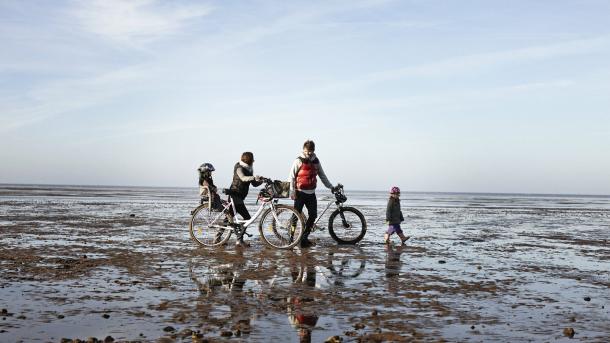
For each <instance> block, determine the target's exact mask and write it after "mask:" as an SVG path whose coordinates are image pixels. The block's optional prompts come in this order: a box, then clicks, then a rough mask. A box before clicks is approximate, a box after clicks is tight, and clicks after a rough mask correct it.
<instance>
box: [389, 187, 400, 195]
mask: <svg viewBox="0 0 610 343" xmlns="http://www.w3.org/2000/svg"><path fill="white" fill-rule="evenodd" d="M396 193H400V188H398V187H396V186H394V187H392V189H390V194H396Z"/></svg>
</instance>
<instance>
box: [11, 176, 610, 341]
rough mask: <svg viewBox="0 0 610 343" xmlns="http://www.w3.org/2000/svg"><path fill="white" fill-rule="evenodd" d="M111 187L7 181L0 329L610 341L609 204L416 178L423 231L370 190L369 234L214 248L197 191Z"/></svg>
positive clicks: (124, 337) (21, 335)
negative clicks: (351, 239) (400, 225)
mask: <svg viewBox="0 0 610 343" xmlns="http://www.w3.org/2000/svg"><path fill="white" fill-rule="evenodd" d="M0 188H2V187H0ZM98 191H99V190H98ZM98 191H96V190H87V189H85V190H83V189H78V190H72V189H69V190H66V189H62V190H57V189H50V190H47V191H45V190H38V191H36V192H35V193H34V192H33V191H32V189H30V188H26V189H22V188H20V187H10V188H9V187H4V188H2V189H0V267H1V269H0V311H2V312H1V313H0V341H1V342H14V341H23V342H31V341H39V342H47V341H49V342H59V341H61V340H62V339H64V338H65V339H70V340H73V339H81V340H83V341H85V340H87V339H88V338H90V339H91V341H93V338H94V337H95V338H96V339H98V340H104V339H106V338H107V339H108V340H109V341H110V337H111V338H112V339H113V340H115V341H142V342H149V341H162V342H173V341H176V342H181V341H189V342H191V341H195V342H197V341H201V342H204V341H210V342H214V341H228V342H231V341H259V342H269V341H277V342H298V341H311V342H324V341H326V340H327V339H329V338H331V337H333V336H338V338H337V339H341V340H342V341H343V342H362V341H364V342H380V341H405V342H410V341H414V342H420V341H421V342H439V341H440V342H442V341H447V342H457V341H459V342H489V341H503V342H521V341H533V342H545V341H549V342H568V341H571V340H578V341H586V342H609V341H610V308H609V307H608V305H610V304H609V303H610V276H609V273H608V271H609V270H610V246H609V245H608V241H609V240H610V227H609V225H610V211H608V210H607V209H603V208H602V209H599V208H595V206H591V208H579V209H578V210H575V209H570V208H559V209H558V208H547V209H541V208H519V207H518V206H516V207H514V208H488V207H469V206H465V207H455V208H448V207H438V208H435V207H434V206H425V207H419V208H409V195H408V194H407V196H406V197H405V199H403V209H404V211H405V214H406V215H407V216H406V217H407V218H406V219H407V221H406V223H405V227H406V229H407V234H408V235H410V236H411V237H412V238H411V239H410V240H409V241H408V243H407V245H406V246H404V247H402V246H399V245H397V242H398V238H396V237H394V245H392V246H390V247H387V246H385V245H384V244H382V235H383V230H384V226H383V222H382V219H383V214H384V211H385V202H383V201H382V202H380V203H378V204H377V203H376V202H374V201H365V200H366V199H364V200H362V201H361V203H360V204H358V199H355V200H353V201H352V202H350V203H351V204H352V205H357V207H359V208H360V209H361V210H363V212H364V213H365V215H366V218H367V221H368V224H369V231H368V233H367V235H366V236H365V238H364V240H363V242H362V243H360V244H359V245H357V246H337V245H336V244H335V242H334V241H333V240H332V239H331V238H330V236H329V235H328V233H327V232H325V231H319V232H315V233H314V234H312V237H313V238H315V241H316V242H317V245H316V246H315V247H313V248H310V249H306V250H300V249H294V250H293V251H278V250H273V249H269V248H266V247H265V246H264V245H263V244H262V243H261V242H260V241H259V240H258V237H257V232H256V228H252V227H251V228H250V229H249V230H248V231H249V232H250V233H253V234H254V237H252V238H250V239H249V242H250V243H251V244H252V245H251V247H249V248H246V249H238V248H236V247H235V246H234V238H232V239H231V241H230V244H229V245H227V246H225V247H222V248H218V249H206V248H200V247H198V246H197V245H196V244H195V243H193V242H192V241H190V240H189V235H188V220H189V212H190V210H191V209H192V208H193V207H194V205H196V203H197V200H196V197H195V198H192V199H184V197H183V196H180V195H176V196H172V195H171V194H169V193H166V192H164V194H165V195H164V196H163V197H156V198H154V199H152V200H151V198H150V197H146V196H141V197H140V195H138V196H135V195H134V192H133V191H130V190H126V191H125V193H124V194H123V193H121V192H123V191H120V192H119V191H117V190H116V189H115V190H111V191H109V193H111V194H110V195H109V194H106V193H104V192H101V193H100V192H98ZM95 192H98V193H96V194H94V193H95ZM146 192H159V191H158V190H154V189H151V190H147V191H144V193H146ZM119 193H120V194H119ZM92 194H93V195H92ZM348 196H349V193H348ZM354 202H355V204H354ZM571 330H573V331H571Z"/></svg>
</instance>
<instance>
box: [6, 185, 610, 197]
mask: <svg viewBox="0 0 610 343" xmlns="http://www.w3.org/2000/svg"><path fill="white" fill-rule="evenodd" d="M0 187H2V188H10V187H14V188H17V189H22V188H35V187H47V188H60V187H61V188H101V189H138V188H139V189H195V188H197V187H196V186H193V187H185V186H133V185H72V184H44V183H41V184H37V183H32V184H30V183H0ZM320 191H322V192H325V191H326V189H321V190H320ZM351 192H370V193H387V192H386V191H380V190H366V189H354V190H351ZM404 193H405V194H439V195H443V194H447V195H481V196H502V195H510V196H525V197H585V198H610V194H575V193H522V192H518V193H510V192H468V191H464V192H442V191H405V192H404Z"/></svg>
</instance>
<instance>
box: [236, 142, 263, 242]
mask: <svg viewBox="0 0 610 343" xmlns="http://www.w3.org/2000/svg"><path fill="white" fill-rule="evenodd" d="M253 164H254V155H253V154H252V153H251V152H249V151H246V152H244V153H243V154H241V160H240V161H239V162H237V163H236V164H235V166H234V167H233V182H231V186H230V187H229V190H230V193H231V198H232V199H233V202H234V204H235V210H236V211H237V213H239V215H240V216H241V217H242V218H243V219H245V220H248V219H250V218H251V216H250V213H249V212H248V209H247V208H246V204H245V203H244V199H246V196H247V195H248V191H249V189H250V185H252V186H254V187H258V186H260V185H261V184H262V183H263V180H264V178H263V177H262V176H258V175H257V176H254V169H253V168H252V165H253ZM231 214H232V215H233V216H235V213H233V211H232V210H231ZM236 245H237V246H248V245H249V244H247V243H246V242H244V239H243V236H242V237H241V238H239V239H238V240H237V243H236Z"/></svg>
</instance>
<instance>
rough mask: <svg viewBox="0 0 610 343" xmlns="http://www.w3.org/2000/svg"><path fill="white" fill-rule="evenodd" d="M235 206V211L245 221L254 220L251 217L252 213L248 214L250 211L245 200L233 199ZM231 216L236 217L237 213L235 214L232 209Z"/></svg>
mask: <svg viewBox="0 0 610 343" xmlns="http://www.w3.org/2000/svg"><path fill="white" fill-rule="evenodd" d="M233 204H234V205H235V210H236V211H237V213H239V215H240V216H241V217H242V218H243V219H245V220H248V219H250V218H252V217H251V216H250V212H248V209H247V208H246V204H244V199H240V198H239V197H233ZM231 214H232V215H233V216H234V217H235V213H234V212H233V208H232V207H231Z"/></svg>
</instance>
